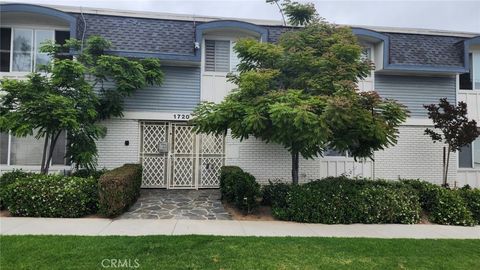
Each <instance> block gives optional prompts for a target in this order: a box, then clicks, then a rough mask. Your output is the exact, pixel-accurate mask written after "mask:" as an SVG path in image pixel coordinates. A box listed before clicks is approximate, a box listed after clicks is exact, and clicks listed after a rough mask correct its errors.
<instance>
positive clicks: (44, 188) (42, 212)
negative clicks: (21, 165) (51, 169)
mask: <svg viewBox="0 0 480 270" xmlns="http://www.w3.org/2000/svg"><path fill="white" fill-rule="evenodd" d="M5 199H6V202H7V205H8V210H9V211H10V213H11V214H12V215H14V216H28V217H64V218H74V217H81V216H84V215H87V214H91V213H94V212H95V211H96V208H97V182H96V180H95V179H93V178H80V177H67V176H60V175H43V174H36V175H31V176H28V178H26V179H25V180H22V181H16V182H15V183H13V184H10V185H9V186H8V187H7V191H6V197H5Z"/></svg>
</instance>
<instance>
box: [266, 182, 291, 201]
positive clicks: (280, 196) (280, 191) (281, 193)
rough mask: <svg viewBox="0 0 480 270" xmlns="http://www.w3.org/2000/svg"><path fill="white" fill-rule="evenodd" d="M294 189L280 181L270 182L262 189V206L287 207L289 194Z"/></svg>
mask: <svg viewBox="0 0 480 270" xmlns="http://www.w3.org/2000/svg"><path fill="white" fill-rule="evenodd" d="M291 188H292V185H291V184H287V183H283V182H280V181H277V182H272V181H268V185H266V186H264V187H263V188H262V204H264V205H269V206H276V207H281V208H284V207H286V205H287V201H286V198H287V194H288V192H289V191H290V189H291Z"/></svg>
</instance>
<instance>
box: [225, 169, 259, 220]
mask: <svg viewBox="0 0 480 270" xmlns="http://www.w3.org/2000/svg"><path fill="white" fill-rule="evenodd" d="M220 191H221V192H222V198H223V199H225V200H226V201H227V202H230V203H233V204H235V206H236V207H237V208H238V209H241V210H244V211H246V212H248V213H249V212H251V211H252V210H254V209H255V208H256V207H257V206H258V200H257V199H258V197H259V196H260V185H259V184H258V183H257V182H256V181H255V177H254V176H253V175H251V174H249V173H247V172H244V171H243V170H242V169H240V168H239V167H236V166H225V167H222V170H221V172H220Z"/></svg>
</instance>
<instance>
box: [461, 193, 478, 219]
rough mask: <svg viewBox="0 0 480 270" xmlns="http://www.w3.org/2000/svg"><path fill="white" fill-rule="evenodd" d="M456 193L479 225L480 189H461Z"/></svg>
mask: <svg viewBox="0 0 480 270" xmlns="http://www.w3.org/2000/svg"><path fill="white" fill-rule="evenodd" d="M458 192H459V193H460V196H461V197H462V198H463V201H464V202H465V204H466V205H467V208H468V210H470V212H471V213H472V217H473V218H474V219H475V221H476V223H477V224H480V189H478V188H476V189H470V188H462V189H460V190H459V191H458Z"/></svg>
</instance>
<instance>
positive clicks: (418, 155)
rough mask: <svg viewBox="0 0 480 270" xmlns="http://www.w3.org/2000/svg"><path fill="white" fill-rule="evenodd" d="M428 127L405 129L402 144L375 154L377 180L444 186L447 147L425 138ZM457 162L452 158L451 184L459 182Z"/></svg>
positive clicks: (404, 127)
mask: <svg viewBox="0 0 480 270" xmlns="http://www.w3.org/2000/svg"><path fill="white" fill-rule="evenodd" d="M425 128H426V126H402V127H400V128H399V131H400V136H399V139H398V143H397V144H396V145H395V146H393V147H390V148H387V149H386V150H384V151H379V152H376V153H375V177H376V178H386V179H398V178H409V179H422V180H426V181H429V182H432V183H436V184H441V183H442V157H443V150H442V149H443V146H444V145H443V144H440V143H433V141H432V140H431V138H430V137H429V136H426V135H424V131H425ZM456 170H457V158H456V154H455V153H452V154H451V157H450V170H449V183H450V184H451V185H453V184H454V181H455V180H456V172H457V171H456Z"/></svg>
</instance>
